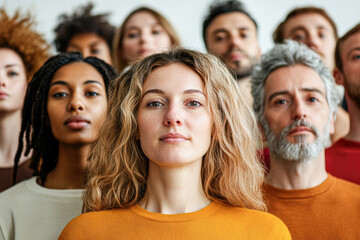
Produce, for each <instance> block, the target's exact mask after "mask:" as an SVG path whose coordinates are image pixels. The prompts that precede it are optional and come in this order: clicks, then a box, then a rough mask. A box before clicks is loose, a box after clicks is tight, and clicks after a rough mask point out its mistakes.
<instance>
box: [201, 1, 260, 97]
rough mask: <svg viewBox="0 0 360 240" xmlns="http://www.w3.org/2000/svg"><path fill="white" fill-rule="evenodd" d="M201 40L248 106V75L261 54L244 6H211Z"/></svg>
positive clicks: (218, 3)
mask: <svg viewBox="0 0 360 240" xmlns="http://www.w3.org/2000/svg"><path fill="white" fill-rule="evenodd" d="M203 39H204V42H205V46H206V49H207V50H208V52H210V53H212V54H214V55H215V56H218V57H219V58H221V59H222V60H223V61H224V63H225V64H226V65H227V66H228V68H229V69H230V70H231V71H232V72H233V73H234V74H235V75H236V79H237V83H238V85H239V87H240V89H241V90H242V92H243V93H244V95H245V98H246V99H249V102H250V103H251V102H252V96H251V94H250V91H251V84H250V74H251V72H252V69H253V66H254V65H255V63H257V62H258V60H259V59H260V55H261V50H260V47H259V44H258V40H257V24H256V22H255V20H254V19H253V18H252V17H251V15H250V14H249V13H248V12H247V11H246V10H245V8H244V6H243V4H242V3H241V2H238V1H234V0H230V1H225V2H215V3H214V4H213V5H211V6H210V11H209V14H208V15H207V16H206V18H205V20H204V22H203Z"/></svg>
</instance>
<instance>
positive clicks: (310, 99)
mask: <svg viewBox="0 0 360 240" xmlns="http://www.w3.org/2000/svg"><path fill="white" fill-rule="evenodd" d="M309 101H310V102H317V101H318V100H317V98H315V97H311V98H309Z"/></svg>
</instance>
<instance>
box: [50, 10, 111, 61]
mask: <svg viewBox="0 0 360 240" xmlns="http://www.w3.org/2000/svg"><path fill="white" fill-rule="evenodd" d="M93 8H94V5H93V4H92V3H89V4H87V5H85V6H83V7H80V8H79V9H78V10H77V11H75V12H74V13H73V14H72V15H66V14H62V15H61V16H60V17H59V23H58V25H57V26H56V27H55V29H54V32H55V40H54V44H55V47H56V50H57V51H58V52H59V53H64V52H80V53H81V54H82V55H83V57H84V58H85V57H90V56H92V57H97V58H99V59H102V60H104V61H105V62H107V63H108V64H112V60H111V51H112V41H113V38H114V34H115V27H113V26H112V25H111V24H110V23H109V21H108V19H107V17H108V14H97V15H94V14H93V13H92V10H93Z"/></svg>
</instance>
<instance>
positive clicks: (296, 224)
mask: <svg viewBox="0 0 360 240" xmlns="http://www.w3.org/2000/svg"><path fill="white" fill-rule="evenodd" d="M265 198H266V200H267V202H268V208H269V212H270V213H272V214H274V215H275V216H277V217H279V218H280V219H281V220H283V221H284V223H285V224H286V225H287V226H288V228H289V230H290V233H291V236H292V238H293V239H295V240H301V239H304V240H305V239H306V240H309V239H341V240H346V239H349V240H350V239H360V186H359V185H356V184H353V183H350V182H347V181H344V180H341V179H338V178H335V177H333V176H331V175H329V177H328V178H327V179H326V180H325V181H324V182H323V183H322V184H320V185H319V186H317V187H314V188H310V189H304V190H283V189H278V188H274V187H271V186H269V185H265Z"/></svg>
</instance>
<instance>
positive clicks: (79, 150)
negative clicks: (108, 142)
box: [44, 143, 91, 189]
mask: <svg viewBox="0 0 360 240" xmlns="http://www.w3.org/2000/svg"><path fill="white" fill-rule="evenodd" d="M90 150H91V146H90V145H89V144H87V145H80V146H79V145H76V146H74V145H65V144H62V143H59V157H58V161H57V164H56V167H55V169H54V170H53V171H51V172H50V173H49V174H48V175H47V177H46V180H45V184H44V186H45V187H47V188H52V189H81V188H84V183H85V180H86V173H87V166H88V158H89V154H90Z"/></svg>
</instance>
